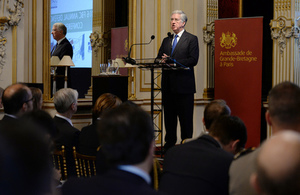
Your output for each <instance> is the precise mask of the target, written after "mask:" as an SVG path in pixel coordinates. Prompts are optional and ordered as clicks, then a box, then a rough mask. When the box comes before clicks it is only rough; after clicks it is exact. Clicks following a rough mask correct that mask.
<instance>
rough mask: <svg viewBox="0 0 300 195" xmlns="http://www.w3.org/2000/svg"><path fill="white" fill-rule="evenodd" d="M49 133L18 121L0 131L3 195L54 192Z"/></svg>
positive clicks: (39, 194)
mask: <svg viewBox="0 0 300 195" xmlns="http://www.w3.org/2000/svg"><path fill="white" fill-rule="evenodd" d="M50 156H51V155H50V145H49V141H48V139H47V136H46V134H45V131H43V130H42V129H41V127H40V126H36V125H34V124H33V123H31V121H23V120H22V119H18V120H16V121H15V122H14V123H11V124H10V125H9V127H5V128H4V129H1V130H0V165H1V166H0V173H1V174H0V194H1V195H18V194H23V195H41V194H49V192H52V190H54V189H51V187H52V186H51V182H52V164H51V162H52V159H51V158H50Z"/></svg>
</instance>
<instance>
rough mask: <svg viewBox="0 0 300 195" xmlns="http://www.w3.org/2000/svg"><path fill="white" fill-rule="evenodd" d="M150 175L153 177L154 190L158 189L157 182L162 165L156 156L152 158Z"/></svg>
mask: <svg viewBox="0 0 300 195" xmlns="http://www.w3.org/2000/svg"><path fill="white" fill-rule="evenodd" d="M151 174H152V177H153V188H154V189H155V190H158V184H159V181H160V177H161V174H162V166H161V164H160V162H159V161H158V159H157V158H155V157H154V158H153V170H152V172H151Z"/></svg>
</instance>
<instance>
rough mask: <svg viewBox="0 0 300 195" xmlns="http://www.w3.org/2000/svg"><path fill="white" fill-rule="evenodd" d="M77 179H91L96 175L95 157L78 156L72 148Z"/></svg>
mask: <svg viewBox="0 0 300 195" xmlns="http://www.w3.org/2000/svg"><path fill="white" fill-rule="evenodd" d="M73 155H74V160H75V167H76V174H77V177H92V176H95V175H96V156H88V155H84V154H80V153H78V152H77V151H76V148H75V146H74V147H73Z"/></svg>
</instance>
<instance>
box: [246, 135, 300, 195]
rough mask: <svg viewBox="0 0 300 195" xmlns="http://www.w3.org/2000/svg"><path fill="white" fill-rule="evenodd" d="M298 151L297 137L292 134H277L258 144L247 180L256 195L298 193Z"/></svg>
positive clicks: (299, 171)
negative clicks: (254, 166) (253, 170)
mask: <svg viewBox="0 0 300 195" xmlns="http://www.w3.org/2000/svg"><path fill="white" fill-rule="evenodd" d="M299 150H300V134H299V133H298V132H294V131H283V132H279V133H277V134H276V135H275V136H273V137H272V138H271V139H269V140H267V141H266V142H265V143H264V144H263V145H262V147H261V150H260V151H259V152H258V156H257V159H256V171H255V172H254V173H253V174H252V176H251V179H250V181H251V184H252V187H253V188H254V189H255V190H256V192H258V194H266V195H285V194H300V185H299V181H300V155H299Z"/></svg>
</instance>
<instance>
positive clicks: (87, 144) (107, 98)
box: [78, 93, 122, 156]
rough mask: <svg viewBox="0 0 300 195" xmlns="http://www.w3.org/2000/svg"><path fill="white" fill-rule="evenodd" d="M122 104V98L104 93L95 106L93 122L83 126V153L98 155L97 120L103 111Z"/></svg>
mask: <svg viewBox="0 0 300 195" xmlns="http://www.w3.org/2000/svg"><path fill="white" fill-rule="evenodd" d="M120 104H122V100H121V99H120V98H118V97H117V96H116V95H113V94H111V93H104V94H102V95H101V96H100V97H99V98H98V99H97V100H96V103H95V105H94V108H93V118H94V121H93V124H91V125H89V126H86V127H83V128H82V130H81V133H80V136H79V150H78V151H79V152H80V153H81V154H85V155H90V156H96V153H97V148H98V147H99V146H100V142H99V137H98V133H97V121H99V120H100V119H101V115H102V114H103V112H105V111H108V110H110V109H112V108H115V107H117V106H119V105H120Z"/></svg>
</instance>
